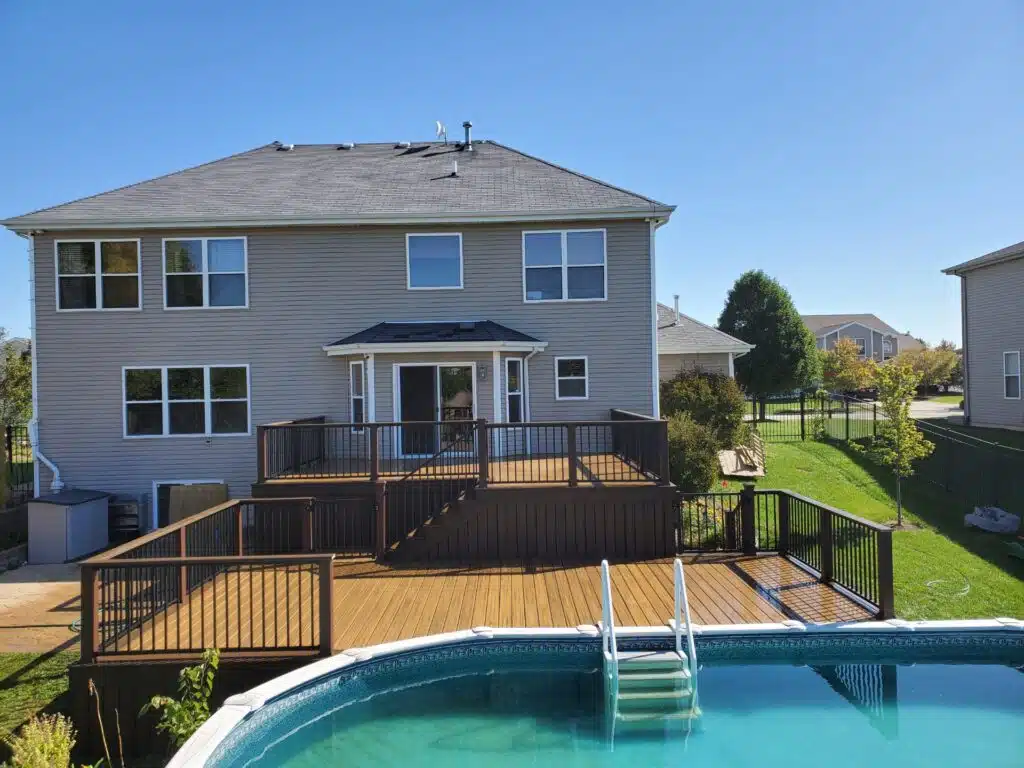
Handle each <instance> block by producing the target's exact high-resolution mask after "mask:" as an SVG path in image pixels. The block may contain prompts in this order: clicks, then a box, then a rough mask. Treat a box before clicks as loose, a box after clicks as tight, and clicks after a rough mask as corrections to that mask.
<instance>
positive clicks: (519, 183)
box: [2, 128, 673, 496]
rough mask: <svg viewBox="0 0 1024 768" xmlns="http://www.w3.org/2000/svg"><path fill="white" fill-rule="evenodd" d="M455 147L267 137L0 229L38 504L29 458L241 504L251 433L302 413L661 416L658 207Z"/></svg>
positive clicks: (595, 184)
mask: <svg viewBox="0 0 1024 768" xmlns="http://www.w3.org/2000/svg"><path fill="white" fill-rule="evenodd" d="M468 140H469V135H468V128H467V142H468ZM467 142H459V143H457V144H456V143H453V144H447V143H445V144H442V143H434V142H426V143H413V144H412V145H410V144H409V143H407V142H402V143H398V144H395V143H383V144H357V145H351V144H326V145H282V144H280V143H277V142H275V143H273V144H270V145H267V146H262V147H258V148H256V149H252V150H249V151H246V152H241V153H239V154H236V155H232V156H230V157H226V158H223V159H220V160H217V161H214V162H210V163H206V164H204V165H200V166H197V167H194V168H190V169H187V170H184V171H180V172H177V173H172V174H169V175H166V176H161V177H159V178H156V179H152V180H150V181H145V182H141V183H138V184H133V185H130V186H127V187H123V188H120V189H116V190H113V191H111V192H106V193H103V194H98V195H94V196H92V197H87V198H83V199H81V200H78V201H75V202H71V203H67V204H64V205H59V206H56V207H53V208H48V209H45V210H41V211H37V212H34V213H29V214H26V215H23V216H18V217H15V218H11V219H8V220H6V221H4V222H2V223H3V224H4V225H5V226H7V227H8V228H9V229H11V230H13V231H14V232H16V233H18V234H19V235H22V236H24V237H25V238H26V239H27V241H28V248H29V255H30V264H31V269H32V272H31V274H32V280H33V283H32V284H33V286H34V295H33V296H32V301H33V313H34V317H33V326H34V329H35V335H34V338H33V344H32V352H33V357H34V366H35V373H36V376H35V392H34V395H35V403H34V405H35V410H34V412H35V413H36V414H37V417H38V419H39V422H38V423H39V443H40V445H39V450H37V452H36V457H37V461H38V462H42V463H41V464H38V463H37V473H41V478H40V479H41V483H42V484H41V485H40V484H39V483H37V489H38V488H45V487H47V485H48V484H50V482H51V479H52V476H53V473H52V472H51V470H50V469H49V468H48V466H49V465H48V464H47V462H49V463H52V464H53V465H55V466H56V467H57V468H58V469H59V471H60V474H61V479H62V480H63V481H64V483H65V484H67V485H70V486H74V487H80V488H94V489H97V490H102V491H109V492H114V493H125V494H133V495H140V494H143V493H151V492H152V493H154V495H155V491H156V488H157V484H158V483H170V482H177V481H184V480H193V481H197V482H198V481H203V482H214V481H219V482H226V483H227V484H228V485H229V488H230V493H231V494H232V495H233V496H246V495H248V494H249V493H250V485H251V484H252V483H253V482H254V481H255V480H256V471H257V469H256V462H255V460H254V456H255V455H256V426H257V425H260V424H266V423H268V422H276V421H280V420H288V419H296V418H300V417H304V416H314V415H324V416H326V417H327V419H328V420H329V421H333V422H362V421H365V420H369V421H377V422H390V421H397V420H404V421H417V420H427V421H432V420H448V419H456V418H458V419H463V418H485V419H487V420H488V421H501V422H520V421H529V420H532V421H545V420H596V419H608V418H609V409H611V408H621V409H626V410H632V411H636V412H639V413H644V414H656V412H657V407H658V406H657V401H658V393H657V381H656V375H657V364H658V363H657V359H656V356H655V355H656V352H655V350H656V335H655V328H656V323H655V317H654V305H655V301H654V240H655V230H656V229H657V228H658V227H659V226H661V225H662V224H664V223H665V222H666V221H667V220H668V218H669V216H670V215H671V213H672V211H673V207H672V206H668V205H664V204H662V203H659V202H657V201H655V200H651V199H649V198H646V197H642V196H640V195H637V194H634V193H632V192H628V191H626V190H623V189H620V188H618V187H615V186H612V185H610V184H606V183H604V182H601V181H598V180H596V179H593V178H590V177H588V176H584V175H581V174H579V173H576V172H574V171H571V170H568V169H566V168H562V167H560V166H557V165H554V164H552V163H549V162H546V161H544V160H540V159H538V158H535V157H532V156H530V155H527V154H524V153H522V152H520V151H518V150H515V149H512V148H510V147H506V146H503V145H501V144H498V143H495V142H491V141H476V142H472V143H467ZM407 432H408V434H409V435H411V436H412V437H410V438H409V441H406V442H408V444H406V443H405V442H403V444H402V445H401V446H400V447H396V450H400V451H401V452H402V454H413V453H416V454H419V453H421V452H422V451H428V452H429V450H430V449H431V446H428V445H423V446H418V447H417V446H414V445H412V442H415V440H414V439H413V438H414V437H415V433H414V432H413V431H412V430H407ZM404 439H405V438H403V440H404ZM410 441H411V442H410Z"/></svg>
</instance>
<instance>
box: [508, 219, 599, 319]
mask: <svg viewBox="0 0 1024 768" xmlns="http://www.w3.org/2000/svg"><path fill="white" fill-rule="evenodd" d="M606 298H608V268H607V251H606V246H605V230H603V229H570V230H559V231H547V232H523V299H524V300H525V301H530V302H532V301H600V300H603V299H606Z"/></svg>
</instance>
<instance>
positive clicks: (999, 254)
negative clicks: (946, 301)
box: [942, 241, 1024, 275]
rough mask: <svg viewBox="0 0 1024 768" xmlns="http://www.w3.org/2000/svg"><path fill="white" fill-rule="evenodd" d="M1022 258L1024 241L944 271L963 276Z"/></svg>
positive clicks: (948, 273)
mask: <svg viewBox="0 0 1024 768" xmlns="http://www.w3.org/2000/svg"><path fill="white" fill-rule="evenodd" d="M1021 258H1024V241H1021V242H1019V243H1015V244H1014V245H1008V246H1006V247H1005V248H1000V249H999V250H998V251H992V253H986V254H985V255H984V256H979V257H978V258H976V259H971V260H970V261H965V262H964V263H963V264H957V265H956V266H955V267H946V269H944V270H942V271H943V272H945V273H946V274H947V275H962V274H963V273H964V272H970V271H971V270H974V269H978V268H980V267H988V266H991V265H993V264H1000V263H1001V262H1004V261H1012V260H1014V259H1021Z"/></svg>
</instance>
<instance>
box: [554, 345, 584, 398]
mask: <svg viewBox="0 0 1024 768" xmlns="http://www.w3.org/2000/svg"><path fill="white" fill-rule="evenodd" d="M561 360H582V361H583V365H584V374H583V376H582V379H583V392H584V394H583V396H582V397H578V396H576V397H562V396H561V395H559V394H558V382H559V381H562V380H565V381H579V380H580V378H581V377H580V376H559V375H558V363H559V361H561ZM589 399H590V360H589V359H588V358H587V356H586V355H565V356H563V357H556V358H555V400H589Z"/></svg>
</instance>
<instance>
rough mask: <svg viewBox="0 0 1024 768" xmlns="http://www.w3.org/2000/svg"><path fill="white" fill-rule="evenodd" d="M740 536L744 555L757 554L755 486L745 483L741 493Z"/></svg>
mask: <svg viewBox="0 0 1024 768" xmlns="http://www.w3.org/2000/svg"><path fill="white" fill-rule="evenodd" d="M740 536H741V538H742V539H743V554H745V555H756V554H757V529H756V528H755V526H754V484H753V483H744V484H743V490H742V491H740Z"/></svg>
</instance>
